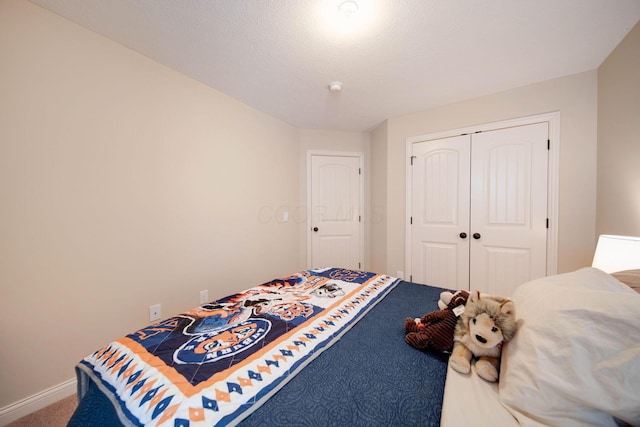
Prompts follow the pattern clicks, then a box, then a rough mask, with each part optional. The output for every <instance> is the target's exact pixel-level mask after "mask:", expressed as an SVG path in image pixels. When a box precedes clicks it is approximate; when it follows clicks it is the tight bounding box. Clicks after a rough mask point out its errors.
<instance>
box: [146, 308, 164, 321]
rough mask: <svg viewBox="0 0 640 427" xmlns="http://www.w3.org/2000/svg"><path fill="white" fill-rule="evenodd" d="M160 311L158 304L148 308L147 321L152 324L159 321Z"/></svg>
mask: <svg viewBox="0 0 640 427" xmlns="http://www.w3.org/2000/svg"><path fill="white" fill-rule="evenodd" d="M161 313H162V311H161V308H160V304H155V305H152V306H150V307H149V321H150V322H153V321H156V320H160V317H161V316H162V314H161Z"/></svg>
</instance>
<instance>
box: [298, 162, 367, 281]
mask: <svg viewBox="0 0 640 427" xmlns="http://www.w3.org/2000/svg"><path fill="white" fill-rule="evenodd" d="M314 156H324V157H356V158H358V165H359V166H358V167H359V168H360V175H359V181H360V195H359V203H360V222H359V224H358V227H359V229H358V232H359V234H360V239H359V242H358V250H359V252H360V261H359V263H360V269H361V270H364V269H365V265H364V220H365V219H364V173H365V171H364V153H363V152H353V151H323V150H307V228H306V229H307V233H306V236H307V268H314V266H313V265H312V264H311V261H312V245H311V238H312V234H311V228H312V226H313V224H312V215H313V206H311V204H312V198H311V191H312V185H311V184H312V183H311V173H312V171H311V158H312V157H314Z"/></svg>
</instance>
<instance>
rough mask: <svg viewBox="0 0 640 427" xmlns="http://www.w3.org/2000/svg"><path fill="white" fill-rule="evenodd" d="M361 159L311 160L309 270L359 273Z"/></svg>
mask: <svg viewBox="0 0 640 427" xmlns="http://www.w3.org/2000/svg"><path fill="white" fill-rule="evenodd" d="M360 173H361V165H360V157H352V156H323V155H313V156H311V190H310V191H311V221H310V223H311V229H310V240H311V254H310V259H311V267H312V268H321V267H342V268H349V269H360V268H361V266H362V259H361V257H362V254H361V247H360V246H361V244H360V242H361V231H360V230H361V227H360V221H361V213H360V212H361V210H360V209H361V206H360V200H361V191H362V188H361V183H360Z"/></svg>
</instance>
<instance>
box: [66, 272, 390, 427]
mask: <svg viewBox="0 0 640 427" xmlns="http://www.w3.org/2000/svg"><path fill="white" fill-rule="evenodd" d="M398 282H399V279H396V278H394V277H390V276H386V275H377V274H375V273H369V272H362V271H355V270H346V269H340V268H329V269H321V270H307V271H303V272H301V273H297V274H294V275H292V276H289V277H285V278H282V279H276V280H272V281H270V282H267V283H264V284H262V285H259V286H256V287H253V288H250V289H247V290H246V291H244V292H241V293H238V294H235V295H231V296H228V297H225V298H222V299H220V300H217V301H214V302H211V303H208V304H204V305H202V306H200V307H198V308H196V309H193V310H190V311H188V312H185V313H182V314H180V315H177V316H174V317H171V318H169V319H166V320H163V321H161V322H158V323H155V324H152V325H150V326H148V327H146V328H143V329H140V330H138V331H136V332H134V333H132V334H129V335H127V336H126V337H123V338H121V339H119V340H117V341H114V342H112V343H110V344H108V345H107V346H105V347H103V348H101V349H100V350H98V351H96V352H94V353H93V354H91V355H90V356H88V357H86V358H85V359H83V360H82V361H81V362H80V363H79V364H78V365H77V367H76V371H77V376H78V384H79V388H78V390H79V395H80V398H81V397H82V395H83V394H84V393H85V392H86V390H87V388H88V381H90V380H92V381H94V382H95V383H96V384H97V385H98V387H99V388H100V389H101V390H102V392H103V393H105V395H107V396H108V397H109V399H110V400H111V402H112V403H113V405H114V408H115V409H116V412H117V413H118V416H119V417H120V419H121V421H122V422H123V424H125V425H149V426H161V425H166V426H176V427H177V426H189V427H191V426H200V425H202V426H204V425H206V426H211V425H233V424H236V423H237V422H239V421H240V420H241V419H243V418H245V417H246V416H248V415H249V414H250V413H251V412H253V411H254V410H255V409H257V407H258V406H259V405H260V404H261V403H263V402H264V401H265V400H266V399H268V398H269V396H271V395H272V394H273V393H275V392H276V391H277V390H278V389H279V388H280V387H282V386H283V385H284V384H285V383H286V382H287V381H288V380H290V379H291V378H292V377H293V375H295V374H296V373H297V372H298V371H299V370H300V369H302V368H303V367H304V366H305V365H306V364H308V363H309V362H310V361H311V360H312V359H313V358H315V357H316V356H317V355H318V354H320V353H321V352H322V351H323V350H324V349H326V348H327V347H328V346H330V345H331V344H332V343H333V342H334V341H335V340H337V339H338V338H339V337H340V336H341V335H342V334H344V333H345V332H346V331H347V330H348V329H349V328H350V327H351V326H353V325H354V324H355V322H357V321H358V320H359V319H360V318H361V317H362V316H363V315H364V314H366V312H367V311H369V310H370V309H371V308H372V307H373V306H374V305H375V304H376V303H377V302H378V301H380V299H382V298H384V296H385V295H386V294H387V293H388V292H389V291H391V290H392V289H393V288H394V287H395V285H396V284H397V283H398Z"/></svg>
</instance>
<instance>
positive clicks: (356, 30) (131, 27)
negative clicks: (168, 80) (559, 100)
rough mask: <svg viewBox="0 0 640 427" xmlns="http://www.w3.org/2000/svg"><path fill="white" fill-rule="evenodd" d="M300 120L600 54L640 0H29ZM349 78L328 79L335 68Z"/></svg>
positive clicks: (501, 82) (639, 13)
mask: <svg viewBox="0 0 640 427" xmlns="http://www.w3.org/2000/svg"><path fill="white" fill-rule="evenodd" d="M31 1H32V2H33V3H35V4H38V5H40V6H43V7H45V8H47V9H49V10H51V11H53V12H55V13H57V14H59V15H62V16H64V17H66V18H68V19H69V20H71V21H74V22H76V23H78V24H80V25H83V26H85V27H87V28H89V29H91V30H93V31H95V32H97V33H99V34H102V35H104V36H106V37H108V38H109V39H112V40H114V41H116V42H118V43H120V44H122V45H124V46H127V47H129V48H131V49H133V50H136V51H138V52H140V53H142V54H144V55H146V56H148V57H150V58H153V59H154V60H156V61H158V62H160V63H162V64H165V65H167V66H169V67H171V68H173V69H175V70H177V71H179V72H181V73H183V74H185V75H187V76H190V77H192V78H194V79H196V80H199V81H201V82H203V83H205V84H207V85H209V86H211V87H213V88H215V89H217V90H219V91H220V92H223V93H226V94H228V95H230V96H232V97H234V98H236V99H238V100H241V101H243V102H244V103H246V104H248V105H251V106H253V107H255V108H257V109H259V110H261V111H264V112H266V113H268V114H270V115H272V116H275V117H278V118H280V119H282V120H283V121H285V122H288V123H290V124H292V125H295V126H297V127H300V128H310V129H336V130H354V131H364V130H370V129H372V128H374V127H375V126H377V125H378V124H380V123H381V122H382V121H383V120H385V119H387V118H390V117H394V116H399V115H403V114H407V113H413V112H417V111H421V110H425V109H428V108H431V107H435V106H439V105H444V104H449V103H452V102H457V101H462V100H465V99H469V98H473V97H477V96H482V95H486V94H489V93H494V92H498V91H501V90H506V89H511V88H514V87H518V86H523V85H527V84H531V83H535V82H538V81H543V80H547V79H552V78H556V77H561V76H565V75H570V74H575V73H579V72H583V71H588V70H592V69H595V68H597V67H598V66H599V65H600V64H601V63H602V61H604V59H606V57H607V56H608V54H609V53H610V52H611V51H612V50H613V49H614V48H615V47H616V45H617V44H618V43H619V42H620V41H621V40H622V39H623V38H624V36H625V35H626V34H627V33H628V32H629V30H630V29H631V28H632V27H633V26H634V25H635V24H636V23H637V22H638V20H639V19H640V0H357V1H358V5H359V10H358V13H357V14H356V15H354V16H352V17H351V19H350V20H349V21H348V22H347V23H348V24H350V26H349V27H346V28H338V27H337V26H336V21H335V19H334V18H336V17H335V15H336V13H335V12H336V11H337V9H338V5H339V4H340V3H341V0H337V1H330V0H189V1H177V0H31ZM335 80H338V81H341V82H343V84H344V88H343V90H342V92H339V93H332V92H330V91H329V90H328V85H329V83H330V82H332V81H335Z"/></svg>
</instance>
